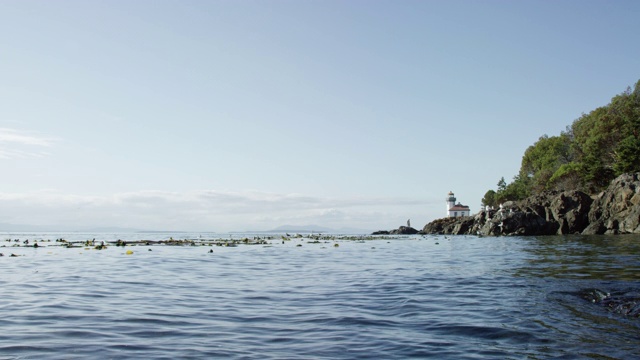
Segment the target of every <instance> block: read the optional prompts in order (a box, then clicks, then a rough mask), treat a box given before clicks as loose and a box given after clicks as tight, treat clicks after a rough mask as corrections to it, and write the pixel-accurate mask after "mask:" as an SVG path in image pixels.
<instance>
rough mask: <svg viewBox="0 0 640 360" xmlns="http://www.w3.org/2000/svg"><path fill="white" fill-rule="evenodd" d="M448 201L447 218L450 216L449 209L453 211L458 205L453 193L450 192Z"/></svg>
mask: <svg viewBox="0 0 640 360" xmlns="http://www.w3.org/2000/svg"><path fill="white" fill-rule="evenodd" d="M446 201H447V216H449V209H451V208H452V207H453V206H454V205H455V204H456V197H455V196H453V191H449V194H448V195H447V198H446Z"/></svg>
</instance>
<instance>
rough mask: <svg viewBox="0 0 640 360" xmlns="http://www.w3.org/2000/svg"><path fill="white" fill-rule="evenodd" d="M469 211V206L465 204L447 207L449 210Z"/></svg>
mask: <svg viewBox="0 0 640 360" xmlns="http://www.w3.org/2000/svg"><path fill="white" fill-rule="evenodd" d="M461 210H462V211H469V207H468V206H466V205H456V206H454V207H452V208H450V209H449V211H461Z"/></svg>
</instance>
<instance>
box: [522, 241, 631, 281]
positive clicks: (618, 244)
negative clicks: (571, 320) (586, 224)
mask: <svg viewBox="0 0 640 360" xmlns="http://www.w3.org/2000/svg"><path fill="white" fill-rule="evenodd" d="M525 244H526V245H525V246H524V247H523V255H524V256H525V259H524V261H523V262H522V267H521V268H517V269H516V271H515V275H516V276H524V277H541V278H546V277H552V278H566V279H593V280H621V281H634V280H639V279H640V235H615V236H614V235H611V236H607V235H589V236H583V235H570V236H545V237H532V238H528V239H525Z"/></svg>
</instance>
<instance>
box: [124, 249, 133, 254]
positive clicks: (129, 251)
mask: <svg viewBox="0 0 640 360" xmlns="http://www.w3.org/2000/svg"><path fill="white" fill-rule="evenodd" d="M125 254H127V255H133V251H131V250H127V252H126V253H125Z"/></svg>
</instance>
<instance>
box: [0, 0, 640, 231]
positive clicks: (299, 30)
mask: <svg viewBox="0 0 640 360" xmlns="http://www.w3.org/2000/svg"><path fill="white" fill-rule="evenodd" d="M639 19H640V2H639V1H635V0H632V1H623V0H620V1H585V0H576V1H444V0H443V1H375V0H373V1H369V0H367V1H329V0H322V1H294V0H291V1H268V0H261V1H235V0H234V1H186V0H180V1H178V0H175V1H145V0H138V1H117V0H115V1H114V0H109V1H84V0H83V1H23V0H19V1H11V0H9V1H8V0H3V1H0V99H1V100H0V104H1V105H0V168H1V169H2V181H1V182H0V184H1V186H0V223H12V224H38V225H58V226H59V225H64V226H71V227H73V226H122V227H135V228H143V229H154V230H196V231H205V230H209V231H229V230H262V229H271V228H274V227H277V226H279V225H283V224H293V225H305V224H318V225H322V226H327V227H333V228H340V227H347V226H348V227H356V228H363V229H370V230H376V229H390V228H396V227H398V226H399V225H403V224H404V223H405V222H406V219H409V218H410V219H411V222H412V225H413V226H414V227H418V228H421V227H422V226H423V225H424V224H426V223H427V222H428V221H431V220H433V219H436V218H439V217H442V216H444V215H445V201H444V198H445V195H446V194H447V192H449V191H450V190H452V191H454V192H455V193H456V195H457V197H458V200H459V201H461V202H462V203H463V204H467V205H469V206H470V207H471V210H472V212H476V211H478V210H479V204H480V199H481V198H482V196H483V195H484V193H485V192H486V191H487V190H488V189H493V188H495V187H496V183H497V182H498V180H499V179H500V177H502V176H504V177H505V179H507V180H510V179H511V178H512V177H513V176H514V175H515V174H516V173H517V171H518V169H519V167H520V160H521V157H522V154H523V152H524V150H525V149H526V148H527V147H528V146H529V145H531V144H533V143H534V142H535V141H536V140H537V139H538V138H539V137H540V136H541V135H543V134H549V135H557V134H559V133H560V131H562V130H563V129H564V128H565V127H566V126H567V125H570V124H571V123H572V122H573V121H574V120H575V119H576V118H578V117H579V116H580V115H581V113H583V112H589V111H591V110H593V109H594V108H596V107H598V106H602V105H605V104H607V103H608V102H609V100H610V99H611V97H613V96H614V95H616V94H618V93H620V92H622V91H624V90H625V89H626V88H627V86H632V85H633V84H634V83H635V82H636V81H638V79H640V46H638V35H639V34H640V20H639Z"/></svg>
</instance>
